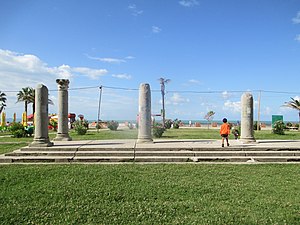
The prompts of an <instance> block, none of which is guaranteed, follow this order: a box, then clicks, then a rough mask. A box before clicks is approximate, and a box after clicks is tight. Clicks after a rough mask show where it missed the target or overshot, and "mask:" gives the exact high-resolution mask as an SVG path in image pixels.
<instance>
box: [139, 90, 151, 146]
mask: <svg viewBox="0 0 300 225" xmlns="http://www.w3.org/2000/svg"><path fill="white" fill-rule="evenodd" d="M138 129H139V130H138V140H137V142H138V143H152V142H153V140H152V135H151V90H150V85H149V84H141V85H140V92H139V128H138Z"/></svg>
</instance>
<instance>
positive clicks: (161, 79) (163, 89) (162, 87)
mask: <svg viewBox="0 0 300 225" xmlns="http://www.w3.org/2000/svg"><path fill="white" fill-rule="evenodd" d="M158 80H159V83H160V90H161V97H162V112H161V114H162V120H163V126H165V122H166V111H165V84H167V83H169V82H170V81H171V80H170V79H165V78H163V77H161V78H159V79H158Z"/></svg>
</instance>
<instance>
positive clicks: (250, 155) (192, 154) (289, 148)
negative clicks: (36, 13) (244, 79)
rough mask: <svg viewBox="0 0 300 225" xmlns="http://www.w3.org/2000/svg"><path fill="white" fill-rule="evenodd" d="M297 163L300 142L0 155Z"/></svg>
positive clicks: (80, 147) (122, 143) (69, 145)
mask: <svg viewBox="0 0 300 225" xmlns="http://www.w3.org/2000/svg"><path fill="white" fill-rule="evenodd" d="M126 162H127V163H132V162H136V163H204V162H206V163H300V140H299V141H293V140H259V141H257V142H254V143H251V144H243V143H241V142H240V141H238V140H230V146H229V147H224V148H222V147H221V141H220V140H170V139H168V140H164V139H157V140H154V142H153V143H151V144H149V143H148V144H143V143H137V141H136V140H86V141H56V142H54V146H52V147H24V148H22V149H19V150H16V151H14V152H11V153H7V154H4V155H0V163H2V164H7V163H8V164H11V163H126Z"/></svg>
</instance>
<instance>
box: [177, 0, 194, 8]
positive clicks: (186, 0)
mask: <svg viewBox="0 0 300 225" xmlns="http://www.w3.org/2000/svg"><path fill="white" fill-rule="evenodd" d="M178 3H179V4H180V5H182V6H184V7H193V6H196V5H199V2H198V1H197V0H181V1H179V2H178Z"/></svg>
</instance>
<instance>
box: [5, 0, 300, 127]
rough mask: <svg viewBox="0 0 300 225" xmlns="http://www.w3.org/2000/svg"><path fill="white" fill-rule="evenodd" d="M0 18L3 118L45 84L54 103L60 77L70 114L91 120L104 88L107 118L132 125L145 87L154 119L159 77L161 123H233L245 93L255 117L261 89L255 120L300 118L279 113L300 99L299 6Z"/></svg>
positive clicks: (48, 10)
mask: <svg viewBox="0 0 300 225" xmlns="http://www.w3.org/2000/svg"><path fill="white" fill-rule="evenodd" d="M0 12H1V13H0V34H1V35H0V78H1V82H0V91H2V92H5V93H6V94H7V96H8V102H7V108H6V112H7V114H8V117H9V115H10V114H11V115H12V114H13V112H17V114H20V113H21V112H22V111H23V108H24V106H23V104H22V103H16V93H17V91H19V90H20V89H21V88H22V87H26V86H31V87H35V86H36V85H37V84H38V83H43V84H45V85H46V86H47V87H48V88H49V90H50V92H49V93H50V98H51V99H52V100H53V101H54V103H56V102H57V92H56V91H55V90H56V89H57V87H56V83H55V79H57V78H68V79H70V92H69V100H70V106H69V109H70V112H75V113H76V114H84V115H85V116H86V118H88V119H96V118H97V113H98V111H97V110H98V99H99V89H98V88H97V86H100V85H103V86H104V88H103V95H102V104H101V118H102V119H104V120H111V119H126V120H127V119H135V117H136V114H137V111H138V91H137V90H136V89H138V88H139V85H140V84H141V83H149V84H150V86H151V89H152V112H153V113H159V112H160V109H161V96H160V93H159V91H158V90H159V89H160V85H159V82H158V79H159V78H160V77H164V78H168V79H171V82H170V83H168V84H167V85H166V91H167V94H166V114H167V118H171V119H175V118H179V119H187V120H189V119H192V120H196V119H197V120H201V119H203V118H204V115H205V114H206V113H207V112H208V111H210V110H213V111H215V112H216V115H215V119H216V120H219V119H222V118H223V117H228V118H229V120H239V119H240V99H241V95H242V93H243V92H245V91H250V92H252V94H253V96H254V101H255V118H254V119H256V117H257V101H258V90H262V94H261V111H260V113H261V120H271V116H272V115H274V114H280V115H283V116H284V119H285V120H293V121H297V120H298V116H297V112H296V111H295V110H291V109H288V108H285V107H282V105H283V104H284V102H286V101H289V100H290V97H294V98H300V97H299V96H300V89H299V82H298V80H299V73H300V63H299V61H300V0H265V1H261V0H248V1H246V0H245V1H240V0H227V1H223V0H164V1H158V0H151V1H150V0H135V1H134V0H130V1H125V0H122V1H121V0H102V1H96V0H84V1H83V0H77V1H65V0H60V1H58V0H43V1H37V0H36V1H33V0H28V1H21V0H10V1H1V2H0ZM83 87H91V88H88V89H78V88H83ZM92 87H94V88H92ZM111 87H114V88H111ZM116 88H121V89H116ZM129 89H133V90H129ZM286 92H287V93H286ZM49 111H50V112H51V113H55V112H57V104H55V105H54V106H50V108H49Z"/></svg>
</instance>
